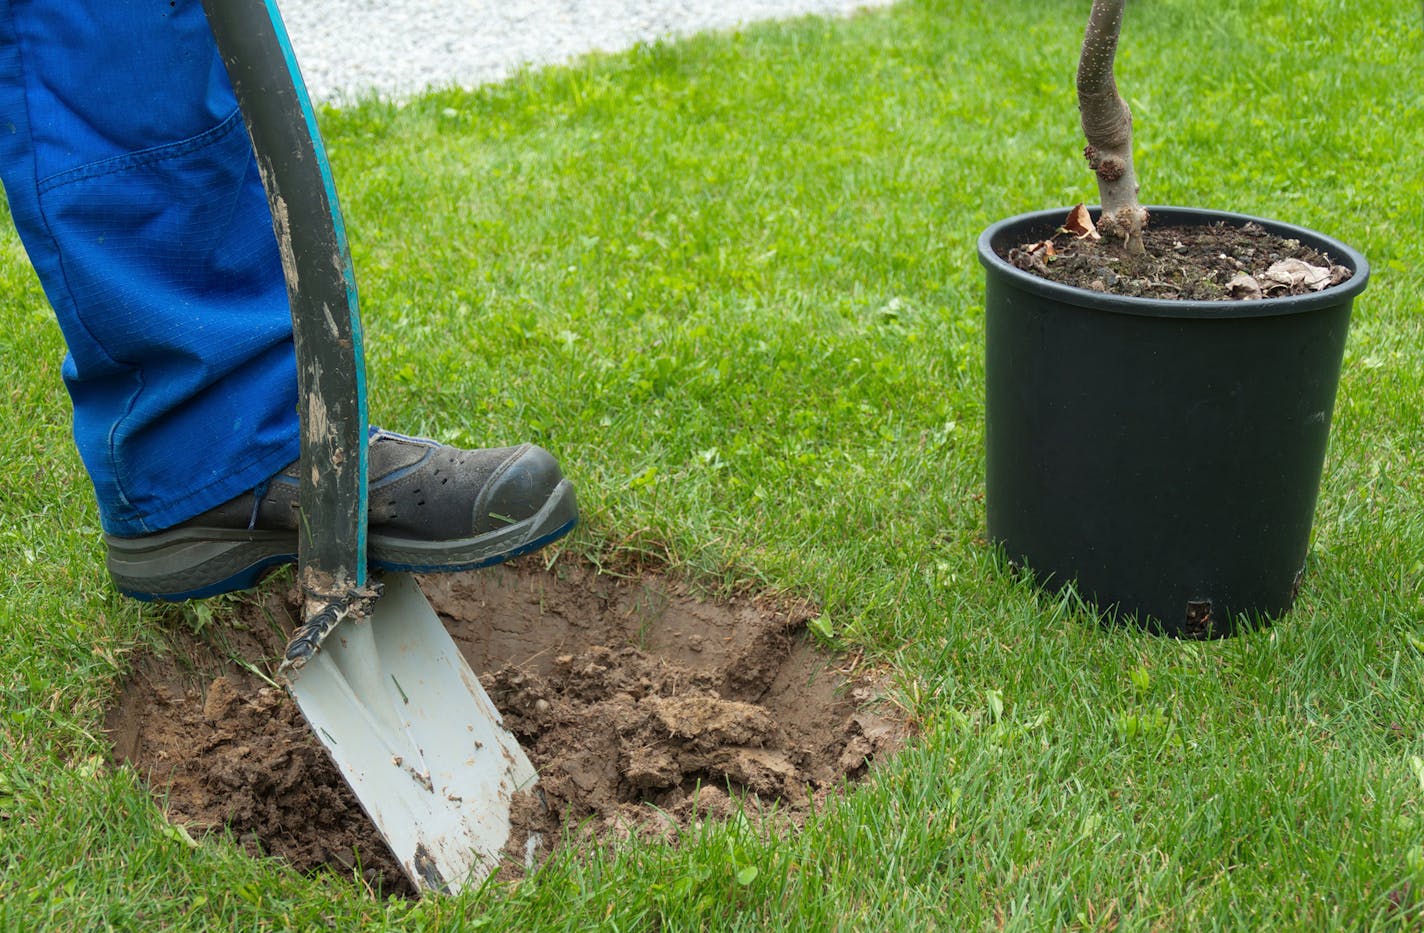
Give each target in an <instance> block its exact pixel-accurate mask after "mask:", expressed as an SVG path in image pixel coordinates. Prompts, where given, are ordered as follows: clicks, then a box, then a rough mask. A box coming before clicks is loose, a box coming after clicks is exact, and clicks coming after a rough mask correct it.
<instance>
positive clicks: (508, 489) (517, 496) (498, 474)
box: [471, 444, 564, 530]
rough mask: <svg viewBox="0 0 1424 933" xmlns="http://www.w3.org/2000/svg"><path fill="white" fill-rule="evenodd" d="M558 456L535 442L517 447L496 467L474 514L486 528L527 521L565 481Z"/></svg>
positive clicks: (480, 526)
mask: <svg viewBox="0 0 1424 933" xmlns="http://www.w3.org/2000/svg"><path fill="white" fill-rule="evenodd" d="M563 478H564V474H563V471H562V470H561V469H560V468H559V461H558V460H556V459H555V458H554V455H553V454H551V453H549V452H548V451H547V450H545V449H544V448H542V447H539V446H537V445H535V444H523V445H521V446H519V447H515V448H513V449H512V450H511V451H510V453H509V456H508V457H507V458H506V459H505V460H504V462H503V463H501V464H500V465H499V467H497V468H496V470H495V472H494V475H493V476H491V477H490V480H489V483H488V484H487V485H486V487H485V489H484V491H483V493H482V494H481V495H480V497H479V498H478V499H477V500H476V502H475V506H474V514H473V515H472V516H471V518H472V521H473V524H474V526H475V528H476V529H479V530H485V529H493V528H498V527H500V526H503V525H508V524H512V523H514V522H519V521H523V520H524V519H527V518H529V517H531V516H533V515H535V514H537V513H538V512H539V510H540V509H541V508H543V506H544V504H545V503H546V502H548V501H549V497H550V496H551V495H553V493H554V491H555V490H556V489H557V488H558V486H559V483H560V482H562V481H563Z"/></svg>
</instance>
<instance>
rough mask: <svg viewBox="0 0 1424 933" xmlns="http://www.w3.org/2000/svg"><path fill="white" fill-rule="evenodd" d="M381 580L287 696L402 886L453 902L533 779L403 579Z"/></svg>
mask: <svg viewBox="0 0 1424 933" xmlns="http://www.w3.org/2000/svg"><path fill="white" fill-rule="evenodd" d="M384 582H385V592H384V594H383V595H382V596H381V597H380V598H379V599H377V600H376V603H375V607H374V609H373V610H372V612H371V614H370V616H369V617H368V618H367V619H364V620H362V621H359V622H351V621H345V622H342V623H341V624H340V625H338V626H337V627H336V629H334V630H333V631H332V632H331V634H330V635H329V636H327V638H326V639H325V641H323V642H322V645H321V650H320V651H319V652H317V654H316V656H315V657H313V658H312V659H311V660H310V661H308V662H307V664H306V665H305V666H304V667H303V668H301V670H299V671H294V672H292V673H291V674H290V675H289V689H290V690H291V693H292V696H293V697H294V698H295V699H296V701H297V705H298V706H299V707H300V708H301V711H302V715H304V716H305V717H306V719H307V722H308V723H310V724H311V727H312V729H313V731H315V733H316V735H317V737H318V739H320V741H321V743H322V744H323V745H324V746H325V747H326V750H327V752H328V753H329V754H330V755H331V758H332V760H333V761H335V762H336V765H337V767H338V768H339V769H340V770H341V774H342V776H343V777H344V778H345V779H346V782H347V783H348V784H349V785H350V786H351V789H352V791H354V792H355V794H356V798H357V799H358V800H359V801H360V802H361V806H362V808H364V809H365V811H366V813H367V814H368V815H369V816H370V817H371V821H372V822H373V823H374V824H375V825H376V828H377V829H378V830H379V831H380V833H381V835H382V837H384V838H385V840H386V843H387V845H389V846H390V849H391V852H392V853H393V854H394V855H395V856H396V859H397V860H398V861H399V862H400V863H401V867H402V868H404V870H405V872H406V874H407V875H409V876H410V879H411V881H413V882H414V883H415V885H416V887H417V888H418V889H420V890H421V892H422V893H424V892H425V891H428V890H435V891H441V892H446V893H451V894H454V893H458V892H459V891H460V890H461V889H462V888H463V887H464V886H465V885H467V884H470V883H478V882H479V881H480V880H481V879H483V878H484V877H485V876H486V875H487V874H489V872H490V871H491V869H493V868H494V867H495V866H496V865H497V864H498V863H499V859H500V854H501V852H502V851H503V849H504V846H505V843H506V842H507V841H508V839H509V831H510V804H511V799H512V798H513V795H514V794H515V793H516V792H517V791H520V790H523V789H525V788H528V787H531V786H532V785H533V784H534V783H535V781H536V780H537V779H538V776H537V775H536V773H535V771H534V767H533V766H532V765H531V764H530V763H529V759H528V757H527V756H526V755H525V754H524V751H523V749H521V748H520V747H519V744H518V742H516V741H515V739H514V736H513V735H511V734H510V733H509V731H508V730H507V729H506V728H505V727H504V722H503V720H502V719H501V717H500V715H499V711H498V710H496V709H495V708H494V704H492V703H491V702H490V700H489V697H488V696H487V695H486V694H485V690H484V687H482V686H481V685H480V681H479V678H477V677H476V676H475V674H474V672H473V671H471V670H470V667H469V665H468V664H466V663H465V659H464V657H463V656H462V655H461V654H460V651H459V649H458V648H457V647H456V646H455V642H454V641H453V640H452V639H451V638H450V634H449V632H447V631H446V630H445V626H444V625H443V624H442V623H441V622H440V617H439V616H437V615H436V614H435V610H434V609H433V608H431V606H430V603H429V602H428V601H427V600H426V598H425V595H424V594H423V593H421V591H420V588H419V586H417V585H416V582H415V580H414V578H412V577H410V576H409V575H407V574H388V575H387V576H386V577H385V580H384Z"/></svg>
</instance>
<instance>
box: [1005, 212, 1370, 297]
mask: <svg viewBox="0 0 1424 933" xmlns="http://www.w3.org/2000/svg"><path fill="white" fill-rule="evenodd" d="M1143 242H1144V246H1145V253H1143V254H1132V253H1129V252H1128V251H1127V247H1126V244H1125V243H1124V241H1123V240H1121V239H1119V238H1117V237H1113V236H1106V235H1105V236H1102V237H1101V238H1100V239H1093V238H1092V237H1091V236H1088V235H1084V236H1079V235H1077V234H1075V233H1074V232H1072V231H1066V232H1061V233H1058V234H1056V235H1054V236H1052V237H1046V238H1045V239H1042V240H1037V241H1033V242H1029V243H1023V244H1020V245H1018V246H1015V247H1014V248H1012V249H1010V250H1008V251H1007V252H1006V253H1003V254H1002V255H1003V258H1004V259H1006V260H1007V261H1009V262H1010V263H1012V264H1013V265H1014V266H1016V267H1017V268H1019V269H1022V270H1024V271H1025V272H1030V273H1032V274H1034V275H1037V276H1040V277H1042V278H1045V279H1048V280H1050V281H1053V282H1058V283H1060V284H1062V285H1070V286H1073V287H1075V288H1084V289H1088V290H1090V291H1096V292H1105V293H1109V294H1113V295H1123V296H1128V297H1134V298H1157V299H1163V300H1168V301H1179V300H1180V301H1189V300H1196V301H1231V300H1250V299H1256V298H1277V297H1281V296H1284V295H1304V294H1307V293H1309V292H1312V291H1319V290H1321V289H1323V288H1328V287H1329V286H1331V285H1338V284H1340V283H1341V282H1343V281H1345V280H1347V279H1348V278H1349V277H1350V274H1351V273H1350V270H1349V269H1347V268H1345V267H1344V266H1342V265H1339V264H1338V263H1337V262H1336V261H1335V260H1334V259H1332V258H1331V257H1330V256H1327V255H1325V254H1324V253H1322V252H1320V251H1319V250H1316V249H1312V248H1311V247H1309V246H1306V245H1305V244H1303V243H1301V242H1300V241H1299V240H1294V239H1288V238H1284V237H1279V236H1276V235H1275V234H1273V233H1270V232H1268V231H1267V230H1266V229H1265V228H1264V227H1262V226H1260V225H1259V224H1256V223H1248V224H1245V225H1244V226H1233V225H1230V224H1225V223H1213V224H1208V225H1203V226H1194V227H1171V226H1155V225H1153V224H1152V223H1151V221H1150V220H1149V221H1148V227H1147V230H1146V231H1145V233H1144V236H1143Z"/></svg>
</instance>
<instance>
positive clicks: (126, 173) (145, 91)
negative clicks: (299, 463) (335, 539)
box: [0, 0, 298, 535]
mask: <svg viewBox="0 0 1424 933" xmlns="http://www.w3.org/2000/svg"><path fill="white" fill-rule="evenodd" d="M0 176H3V179H4V184H5V193H6V195H7V197H8V199H9V204H10V211H11V213H12V214H13V216H14V221H15V226H16V228H17V229H18V230H19V232H20V236H21V238H22V239H23V241H24V244H25V248H26V250H28V252H29V256H30V260H31V262H33V263H34V266H35V269H36V271H37V272H38V274H39V277H40V281H41V282H42V283H43V285H44V289H45V294H46V295H47V296H48V298H49V301H50V303H51V304H52V305H53V306H54V310H55V313H56V314H57V315H58V317H59V324H60V328H61V329H62V330H63V332H64V338H65V341H66V343H67V344H68V347H69V354H68V356H67V357H66V359H65V363H64V370H63V371H64V379H65V383H66V385H67V386H68V389H69V393H70V396H71V398H72V399H73V402H74V437H75V441H76V442H77V444H78V446H79V453H80V456H81V457H82V458H83V460H84V465H85V467H86V468H87V469H88V471H89V475H90V477H91V479H92V480H93V482H94V490H95V493H96V495H97V497H98V501H99V514H100V517H101V519H102V523H103V526H104V529H105V530H106V531H108V532H110V533H112V534H119V535H136V534H143V533H146V532H150V531H154V530H157V529H161V528H165V527H168V526H170V525H174V524H177V523H179V522H181V521H184V520H185V519H187V518H190V517H192V516H194V515H196V514H198V513H199V512H202V511H204V510H206V509H208V508H210V507H212V506H214V505H217V504H218V503H220V502H224V501H226V500H227V499H230V498H232V497H233V496H235V495H237V494H239V493H240V492H242V491H244V490H247V489H251V488H253V487H255V486H257V485H258V484H259V483H261V482H262V481H263V480H265V479H266V478H267V477H269V476H271V475H272V474H273V473H276V472H277V471H278V470H280V469H281V468H282V467H284V466H285V465H286V464H288V463H289V462H291V461H292V460H294V459H295V458H296V456H297V452H298V431H297V412H296V366H295V362H294V357H293V351H292V331H291V320H290V316H289V312H288V305H287V296H286V291H285V286H284V284H283V279H282V265H281V259H280V257H279V255H278V252H277V246H276V239H275V236H274V235H273V232H272V225H271V217H270V214H269V213H268V209H267V202H266V198H265V196H264V195H263V192H262V184H261V180H260V179H259V177H258V173H257V168H256V163H255V160H254V158H253V155H252V148H251V144H250V143H249V141H248V137H247V133H246V130H245V129H244V127H243V124H242V118H241V116H240V115H239V113H238V110H237V103H236V100H235V98H234V97H233V93H232V89H231V86H230V85H229V83H228V80H227V75H226V72H225V71H224V69H223V66H222V62H221V60H220V59H219V58H218V55H217V52H216V49H215V47H214V44H213V40H212V37H211V35H210V34H209V32H208V27H207V21H206V19H205V17H204V16H203V10H202V6H201V4H200V3H199V2H198V0H176V2H170V0H0Z"/></svg>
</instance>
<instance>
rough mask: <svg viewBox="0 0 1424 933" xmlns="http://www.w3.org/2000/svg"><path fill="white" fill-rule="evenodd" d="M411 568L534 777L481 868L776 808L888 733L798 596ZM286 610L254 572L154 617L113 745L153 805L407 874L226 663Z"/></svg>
mask: <svg viewBox="0 0 1424 933" xmlns="http://www.w3.org/2000/svg"><path fill="white" fill-rule="evenodd" d="M421 584H422V588H423V589H424V590H425V592H426V595H427V596H428V597H429V598H430V601H431V603H432V604H433V605H434V606H435V608H436V610H437V612H439V613H440V615H441V616H442V618H443V619H444V620H445V622H446V625H447V627H448V628H449V629H450V632H451V635H452V636H453V637H454V639H455V641H456V643H457V644H458V645H459V646H460V649H461V651H462V652H463V653H464V655H465V657H466V659H467V660H468V661H469V663H470V666H471V667H472V668H473V669H474V670H475V671H476V672H477V673H480V674H481V679H482V681H483V682H484V684H485V687H486V689H487V690H488V691H489V693H490V696H491V698H492V699H493V700H494V702H495V705H496V706H498V707H499V709H500V710H501V712H502V713H503V714H504V716H505V721H506V723H507V724H508V725H509V727H510V729H511V730H512V731H513V732H514V733H515V735H516V736H518V738H519V740H520V743H521V745H523V746H524V748H525V750H526V751H527V752H528V754H529V757H530V759H531V761H533V763H534V765H535V767H536V768H537V769H538V771H539V774H540V784H539V787H540V793H538V794H531V795H521V797H522V798H523V799H521V800H520V801H519V804H518V806H517V808H516V812H515V826H514V834H513V837H512V838H511V841H510V847H509V849H508V853H509V855H508V856H507V858H506V865H505V867H504V868H502V869H501V872H502V877H503V876H508V875H509V874H518V873H519V872H521V871H523V870H524V869H525V866H526V865H527V864H528V862H527V861H526V859H527V858H529V857H531V856H532V857H533V859H534V860H535V861H537V860H539V859H541V858H543V857H544V856H546V855H547V854H548V853H549V852H550V851H551V850H552V848H553V847H555V846H557V845H560V844H562V843H561V840H562V839H564V838H571V839H574V840H575V842H576V843H593V842H598V841H605V840H609V839H618V838H623V837H626V836H628V835H630V834H638V835H648V834H652V835H656V836H659V837H664V838H668V839H673V838H675V837H676V836H677V834H678V832H679V831H680V830H681V829H682V828H683V827H685V826H687V825H689V824H690V823H691V822H692V820H694V819H696V818H699V817H700V818H708V817H711V818H717V817H722V816H729V815H731V813H732V812H734V811H735V810H736V809H737V808H739V807H746V808H748V809H753V810H755V809H758V808H762V807H768V806H771V805H773V804H774V805H775V807H776V811H777V813H778V814H779V818H784V819H786V820H788V821H790V822H792V823H794V822H796V821H797V820H799V819H800V818H801V817H802V816H804V815H805V814H806V813H807V812H809V808H810V806H811V805H812V804H813V803H814V802H816V801H817V800H819V799H821V798H823V797H824V796H825V795H826V794H828V793H830V792H832V791H833V790H834V789H835V788H836V787H838V786H839V785H840V784H842V783H843V782H844V781H846V780H848V779H850V780H853V779H856V778H858V777H860V776H862V775H863V774H864V773H865V771H866V769H867V768H868V767H869V764H870V762H872V761H873V760H874V759H876V758H878V757H880V756H883V755H885V754H887V753H888V752H890V751H892V750H893V749H894V748H896V747H898V745H899V744H900V743H901V742H902V740H903V736H904V726H903V723H902V722H900V721H899V720H897V719H896V718H894V716H893V713H894V708H893V707H891V706H889V705H888V704H885V703H883V702H879V701H878V697H879V695H880V690H881V686H882V685H881V684H879V683H878V682H877V681H876V679H875V678H874V677H873V676H872V675H871V674H870V673H869V672H865V671H861V670H857V669H856V665H855V664H854V663H853V661H852V660H850V659H846V658H832V657H829V656H828V655H826V654H825V653H823V652H822V651H820V650H818V649H817V647H816V646H815V645H814V643H813V642H812V641H811V639H810V638H809V636H808V635H807V633H806V631H805V623H806V622H807V620H808V619H810V618H813V617H814V609H813V608H812V607H810V606H809V605H807V604H805V603H800V602H793V601H787V600H775V599H769V598H764V597H758V596H745V597H738V598H735V599H732V600H730V601H728V602H725V603H713V602H706V601H700V600H698V599H695V598H693V596H692V595H691V593H690V592H689V590H688V589H687V588H686V587H685V586H683V585H681V584H677V583H673V582H670V581H668V580H667V579H665V578H663V577H660V576H657V575H655V574H649V573H638V574H635V575H633V576H631V577H615V576H612V575H609V574H600V573H598V572H596V570H595V569H594V568H592V567H590V566H587V565H583V564H577V563H574V562H573V561H571V560H569V559H568V558H567V557H565V558H563V559H561V560H560V561H559V562H558V563H557V565H556V567H555V569H554V570H552V571H549V570H547V569H546V568H545V567H544V565H543V563H542V561H540V560H539V559H536V558H527V559H525V560H523V561H519V562H515V563H514V564H512V565H506V566H504V567H496V568H492V569H489V570H483V571H478V572H476V573H467V574H452V575H448V576H435V577H424V578H422V580H421ZM298 613H299V609H298V607H297V603H296V599H295V593H292V592H287V591H286V590H285V588H284V587H280V586H278V587H269V588H268V589H267V590H265V591H264V592H263V593H262V594H260V595H258V596H256V597H253V598H252V599H249V600H247V601H245V602H243V603H241V604H239V606H238V607H237V609H236V612H235V613H234V614H233V617H232V618H230V619H227V620H216V621H214V622H213V623H212V625H211V626H210V627H209V628H208V629H207V630H205V632H204V633H202V634H197V635H195V634H192V633H189V632H186V631H184V632H173V633H171V634H172V638H171V640H172V641H173V643H174V647H173V652H172V653H171V654H164V655H161V656H160V655H147V656H144V657H141V658H138V659H137V660H136V663H135V665H134V674H133V676H132V677H131V678H130V679H129V681H128V682H127V683H126V684H125V686H124V689H123V691H122V694H121V696H120V697H119V698H118V700H117V701H116V704H115V705H114V707H113V708H112V709H111V710H110V712H109V716H108V721H107V725H108V728H109V730H110V734H111V735H112V737H113V740H114V748H115V756H116V758H117V759H118V760H120V761H124V762H129V763H131V764H132V765H133V766H134V767H135V768H137V769H138V770H139V772H140V773H142V774H143V775H144V776H145V777H146V778H147V779H148V780H149V783H150V786H151V787H152V788H153V790H154V792H155V794H156V795H157V796H158V797H159V798H160V801H161V802H162V803H163V805H164V807H165V809H166V811H167V813H168V815H169V818H170V819H171V820H173V821H174V822H177V823H183V824H186V825H189V826H191V827H194V828H197V829H202V830H215V829H221V828H223V827H226V828H227V829H228V830H230V831H231V832H232V834H233V835H234V836H235V837H236V838H237V839H238V840H239V841H240V842H241V843H242V845H243V846H244V847H246V848H247V849H248V850H249V851H251V852H253V853H254V854H255V853H258V852H262V853H267V854H271V855H276V856H279V857H281V858H284V859H286V860H288V861H289V862H291V863H292V865H293V866H294V867H296V868H298V869H299V870H303V871H312V870H320V869H332V870H336V871H339V872H341V873H343V874H347V875H350V874H352V873H353V871H355V870H356V869H357V868H358V867H359V869H360V870H361V873H362V875H363V877H364V879H365V880H366V882H367V883H368V884H370V885H372V887H373V888H377V889H379V890H382V891H383V892H385V893H407V894H408V893H411V892H412V889H411V887H410V886H409V884H408V882H407V881H406V879H405V878H404V876H403V875H402V874H401V871H400V868H399V866H398V865H397V863H396V862H395V860H394V859H393V858H392V857H391V856H390V854H389V853H388V852H387V851H386V849H385V846H384V844H383V843H382V842H381V838H380V836H379V834H378V833H377V832H376V830H375V828H374V826H372V825H371V823H370V821H369V820H368V819H367V817H366V815H365V814H364V812H363V811H362V810H361V808H360V806H359V804H358V803H357V802H356V800H355V797H354V796H353V795H352V794H351V792H350V791H349V790H348V788H347V787H346V785H345V783H344V782H343V780H342V779H341V776H340V774H339V772H338V771H337V770H336V768H335V766H334V765H333V764H332V763H331V762H330V760H329V759H328V758H327V756H326V753H325V752H324V751H323V750H322V748H321V746H320V745H319V744H318V743H317V742H316V740H315V739H314V738H313V736H312V735H311V733H310V731H309V729H308V728H307V725H306V723H305V721H304V720H303V718H302V716H301V714H300V712H299V711H298V710H297V708H296V705H295V704H294V703H293V702H292V701H291V699H290V698H289V697H288V696H287V694H286V692H285V691H284V690H281V689H277V688H274V687H272V686H270V685H268V684H266V683H264V682H263V680H262V679H261V678H260V677H259V676H257V675H256V674H255V673H253V671H252V670H249V669H247V668H246V667H244V666H243V664H241V663H238V662H237V661H235V659H245V661H246V662H247V663H249V664H251V665H252V666H253V667H255V668H256V669H257V670H260V671H263V672H267V673H270V672H271V671H272V670H274V669H275V667H276V662H277V660H278V659H279V658H280V654H281V650H282V647H283V645H284V644H285V639H286V637H287V634H288V633H289V632H290V631H291V629H292V627H293V625H294V622H295V618H296V616H297V614H298Z"/></svg>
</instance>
